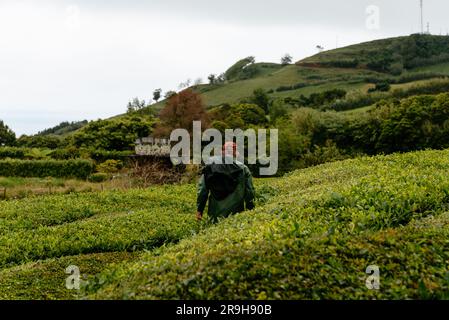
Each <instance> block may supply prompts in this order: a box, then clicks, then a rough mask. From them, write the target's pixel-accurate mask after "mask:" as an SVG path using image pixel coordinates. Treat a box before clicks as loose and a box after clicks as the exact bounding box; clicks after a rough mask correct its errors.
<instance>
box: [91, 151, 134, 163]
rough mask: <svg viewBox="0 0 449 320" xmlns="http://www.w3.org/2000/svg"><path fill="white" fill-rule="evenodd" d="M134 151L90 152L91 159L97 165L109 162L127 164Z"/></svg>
mask: <svg viewBox="0 0 449 320" xmlns="http://www.w3.org/2000/svg"><path fill="white" fill-rule="evenodd" d="M133 154H134V152H133V151H114V150H113V151H108V150H91V151H89V155H90V158H92V159H93V160H95V162H97V163H102V162H105V161H107V160H118V161H121V162H122V163H126V162H127V161H128V159H129V156H131V155H133Z"/></svg>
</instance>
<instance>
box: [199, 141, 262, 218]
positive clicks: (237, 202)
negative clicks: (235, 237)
mask: <svg viewBox="0 0 449 320" xmlns="http://www.w3.org/2000/svg"><path fill="white" fill-rule="evenodd" d="M236 155H237V145H236V144H235V143H233V142H227V143H225V145H224V146H223V155H222V157H221V164H217V163H212V164H208V165H207V166H206V167H205V168H204V170H203V175H202V176H201V178H200V182H199V186H198V197H197V219H198V220H201V219H202V218H203V213H204V209H205V207H206V203H207V201H208V200H209V207H208V212H207V213H208V216H209V217H210V219H211V220H212V221H214V222H216V221H217V220H218V218H221V217H228V216H230V215H232V214H235V213H238V212H242V211H245V210H251V209H253V208H254V186H253V180H252V176H251V172H250V171H249V169H248V167H247V166H245V165H244V164H243V163H241V162H238V161H237V160H235V158H236ZM230 158H232V162H231V161H229V160H230ZM226 160H228V161H226ZM229 162H231V163H229ZM228 163H229V164H228Z"/></svg>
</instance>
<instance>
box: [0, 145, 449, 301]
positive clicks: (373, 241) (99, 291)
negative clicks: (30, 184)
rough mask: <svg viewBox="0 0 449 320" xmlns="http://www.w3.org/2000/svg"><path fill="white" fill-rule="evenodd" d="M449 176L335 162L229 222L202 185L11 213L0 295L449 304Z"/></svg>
mask: <svg viewBox="0 0 449 320" xmlns="http://www.w3.org/2000/svg"><path fill="white" fill-rule="evenodd" d="M448 172H449V151H448V150H445V151H422V152H414V153H408V154H395V155H390V156H377V157H373V158H368V157H364V158H359V159H354V160H347V161H343V162H335V163H330V164H325V165H322V166H318V167H314V168H309V169H306V170H299V171H295V172H293V173H291V174H289V175H287V176H286V177H283V178H277V179H269V180H257V183H256V189H257V207H256V209H255V210H253V211H249V212H244V213H242V214H239V215H236V216H234V217H231V218H229V219H227V220H224V221H221V222H220V223H218V224H217V225H208V224H207V223H201V224H198V223H197V222H196V221H195V220H194V209H195V208H194V206H195V193H194V185H181V186H163V187H154V188H151V189H148V190H130V191H124V192H103V193H86V194H73V195H68V196H47V197H43V198H31V199H25V200H18V201H9V202H0V219H1V220H2V227H1V229H2V236H1V237H0V245H1V246H2V248H8V250H2V252H1V254H0V269H1V270H0V297H1V298H21V299H25V298H28V299H29V298H34V299H44V298H45V299H73V298H80V297H81V296H82V295H87V296H88V297H89V298H98V299H118V298H131V299H157V298H162V299H280V298H283V299H304V298H305V299H372V298H376V299H408V298H411V299H416V298H422V299H427V298H448V296H447V292H448V289H449V279H448V273H447V261H448V259H449V254H448V251H447V241H448V240H447V239H448V236H449V212H448V210H449V206H448V205H449V182H448V180H447V174H448ZM42 213H45V214H42ZM144 250H145V251H144ZM117 263H119V264H117ZM69 265H76V266H78V267H79V268H80V271H81V274H82V275H85V276H86V277H87V276H88V277H89V286H88V287H87V288H86V290H85V291H84V293H83V294H82V295H80V294H78V293H76V291H69V290H67V289H66V288H65V286H64V282H65V278H66V277H67V275H66V274H64V272H63V271H64V269H65V268H67V267H68V266H69ZM370 265H376V266H378V267H379V269H380V288H381V289H380V290H368V289H367V288H366V286H365V280H366V278H367V274H366V273H365V270H366V268H367V267H368V266H370ZM98 273H100V275H97V276H96V277H95V278H93V276H95V275H96V274H98Z"/></svg>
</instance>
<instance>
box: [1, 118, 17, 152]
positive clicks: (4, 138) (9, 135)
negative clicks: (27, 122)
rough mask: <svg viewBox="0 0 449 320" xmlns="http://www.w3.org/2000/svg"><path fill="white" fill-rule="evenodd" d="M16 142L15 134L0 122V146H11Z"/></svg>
mask: <svg viewBox="0 0 449 320" xmlns="http://www.w3.org/2000/svg"><path fill="white" fill-rule="evenodd" d="M15 141H16V134H15V133H14V132H13V131H12V130H11V129H10V128H9V127H8V126H7V125H6V124H5V123H4V122H3V121H2V120H0V146H3V145H12V144H14V142H15Z"/></svg>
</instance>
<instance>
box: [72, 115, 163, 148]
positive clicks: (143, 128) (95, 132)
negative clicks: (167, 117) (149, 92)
mask: <svg viewBox="0 0 449 320" xmlns="http://www.w3.org/2000/svg"><path fill="white" fill-rule="evenodd" d="M153 125H154V120H153V119H152V118H151V117H143V116H142V117H123V118H120V119H111V120H98V121H93V122H90V123H89V124H88V125H86V126H85V127H83V128H82V129H81V130H79V131H78V132H77V133H75V134H74V135H73V144H74V145H75V146H76V147H85V148H93V149H101V150H117V151H126V150H131V149H133V146H134V142H135V141H136V139H137V138H139V137H147V136H149V135H150V133H151V132H152V127H153Z"/></svg>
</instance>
